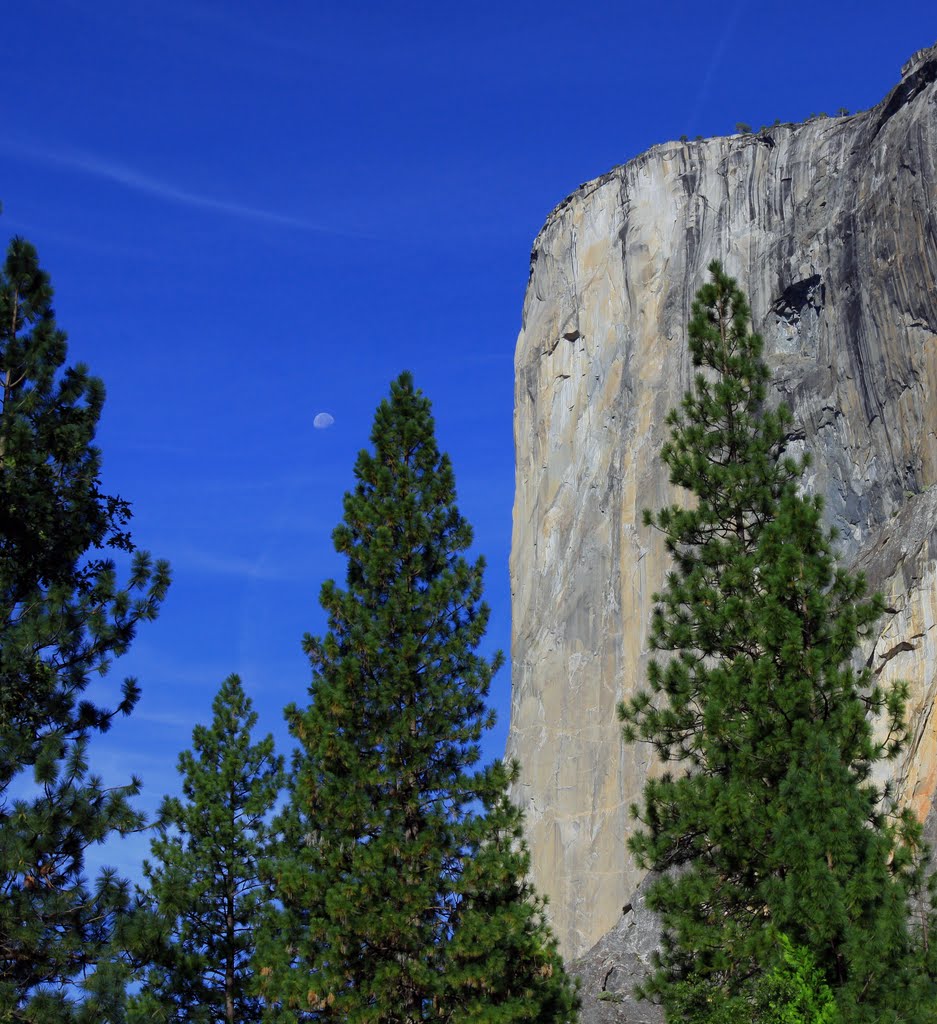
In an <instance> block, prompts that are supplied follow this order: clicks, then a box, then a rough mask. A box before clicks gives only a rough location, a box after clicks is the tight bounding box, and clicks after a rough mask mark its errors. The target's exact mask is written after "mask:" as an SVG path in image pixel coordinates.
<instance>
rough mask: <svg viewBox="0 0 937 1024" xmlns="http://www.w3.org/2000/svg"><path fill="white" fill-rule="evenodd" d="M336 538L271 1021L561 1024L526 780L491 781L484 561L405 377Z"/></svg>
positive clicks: (303, 748) (562, 1005) (295, 718)
mask: <svg viewBox="0 0 937 1024" xmlns="http://www.w3.org/2000/svg"><path fill="white" fill-rule="evenodd" d="M371 440H372V442H373V446H374V451H373V453H371V452H368V451H363V452H362V453H361V454H360V455H359V457H358V461H357V464H356V467H355V475H356V477H357V485H356V487H355V489H354V491H353V492H351V493H349V494H347V495H346V496H345V515H344V521H343V522H342V523H341V524H340V525H339V526H338V528H337V529H336V530H335V532H334V534H333V536H334V540H335V546H336V549H337V551H338V552H339V553H341V554H343V555H345V556H346V558H347V559H348V569H347V577H346V589H344V590H342V589H340V588H339V587H338V586H337V585H336V584H335V583H334V582H331V581H330V582H328V583H326V584H325V585H324V586H323V588H322V595H321V602H322V605H323V607H324V608H325V610H326V611H327V612H328V622H329V631H328V633H327V634H326V635H325V637H323V638H321V639H319V638H313V637H307V638H306V650H307V652H308V654H309V657H310V660H311V662H312V667H313V680H312V684H311V686H310V696H311V698H312V703H311V705H310V706H309V707H308V709H306V710H304V711H303V710H300V709H298V708H296V707H293V706H291V707H289V708H288V709H287V712H286V713H287V719H288V721H289V723H290V727H291V731H292V733H293V735H294V736H295V737H296V739H297V740H298V741H299V744H300V750H299V752H298V754H297V756H296V759H295V762H294V767H293V777H292V781H291V788H290V793H289V805H288V807H287V809H286V812H285V814H284V815H283V819H282V829H283V832H284V833H285V837H286V841H285V843H284V846H283V849H282V852H281V854H280V856H279V857H278V858H277V859H275V861H274V862H273V863H272V864H271V867H270V870H271V874H272V876H273V879H274V881H275V889H276V896H277V898H278V899H279V900H280V901H282V906H283V910H282V913H281V914H279V915H275V916H274V917H273V919H272V920H271V923H270V927H269V928H268V929H267V931H266V935H265V939H264V941H263V943H261V944H260V947H259V949H258V965H259V974H260V976H261V981H262V985H263V991H264V993H265V994H266V996H267V997H268V999H269V1000H270V1003H271V1012H272V1013H274V1014H275V1015H276V1014H279V1017H278V1019H283V1020H289V1021H305V1020H325V1019H328V1020H331V1019H335V1020H342V1021H348V1022H353V1021H354V1022H364V1021H367V1022H369V1024H383V1022H401V1024H402V1022H416V1021H423V1020H439V1021H453V1022H456V1021H459V1022H463V1021H465V1022H468V1021H492V1022H494V1021H498V1022H503V1024H509V1022H514V1021H543V1022H549V1021H564V1020H568V1019H570V1018H572V1017H573V1016H574V1014H575V1005H576V997H575V992H574V989H573V986H572V984H571V982H570V981H569V979H568V978H567V977H566V975H565V973H564V971H563V967H562V963H561V961H560V959H559V957H558V955H557V953H556V949H555V942H554V940H553V938H552V937H551V935H550V932H549V930H548V928H547V925H546V924H545V922H544V919H543V901H542V900H540V899H538V898H537V897H536V896H535V894H534V893H533V892H532V891H531V889H530V887H529V885H528V884H527V882H526V881H525V876H526V871H527V865H528V854H527V850H526V846H525V844H524V841H523V837H522V831H521V814H520V812H519V811H518V809H517V808H516V807H514V806H513V805H512V804H511V803H510V801H509V800H508V798H507V796H506V790H507V786H508V783H509V781H510V779H511V778H512V777H513V774H514V773H515V772H516V771H517V769H516V766H515V767H511V768H510V769H509V768H507V767H505V766H504V765H502V764H501V763H495V764H493V765H490V766H489V767H487V768H481V769H479V768H477V767H476V765H477V763H478V760H479V757H480V752H479V738H480V737H481V734H482V731H483V730H484V729H486V728H488V727H489V726H490V725H491V724H492V721H493V715H492V713H491V712H490V711H488V710H486V707H485V697H486V695H487V693H488V688H489V683H490V681H491V678H492V675H493V674H494V672H495V671H496V669H497V668H498V666H499V665H500V664H501V656H500V655H496V656H495V657H494V658H493V659H491V660H487V659H485V658H483V657H481V656H479V655H478V654H477V653H476V651H477V649H478V646H479V644H480V643H481V640H482V638H483V635H484V632H485V628H486V625H487V622H488V609H487V608H486V606H485V605H484V604H482V603H480V599H481V591H482V570H483V565H482V561H481V559H479V560H478V561H476V562H474V563H471V562H468V561H467V560H466V559H465V557H464V554H463V553H464V552H465V551H466V550H467V549H468V547H469V546H470V544H471V540H472V533H471V528H470V526H469V524H468V523H467V522H466V521H465V519H463V518H462V516H461V515H460V513H459V511H458V509H457V508H456V505H455V484H454V479H453V473H452V467H451V465H450V462H449V459H448V458H447V457H446V456H445V455H440V453H439V451H438V448H437V446H436V440H435V436H434V425H433V419H432V416H431V414H430V405H429V402H428V400H427V399H426V398H424V397H423V395H422V394H421V393H420V392H419V391H416V390H415V389H414V386H413V381H412V378H411V377H410V375H409V374H404V375H402V376H401V377H400V379H399V380H398V381H396V382H395V383H394V384H393V386H392V389H391V396H390V399H389V400H388V401H384V402H383V403H382V404H381V406H380V407H379V409H378V411H377V415H376V419H375V423H374V429H373V431H372V434H371Z"/></svg>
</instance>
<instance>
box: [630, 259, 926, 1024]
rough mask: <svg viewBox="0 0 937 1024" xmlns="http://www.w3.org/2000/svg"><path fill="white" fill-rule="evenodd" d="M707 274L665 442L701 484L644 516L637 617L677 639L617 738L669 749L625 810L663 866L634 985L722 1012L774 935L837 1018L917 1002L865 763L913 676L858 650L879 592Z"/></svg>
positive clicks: (911, 952) (908, 821) (898, 852)
mask: <svg viewBox="0 0 937 1024" xmlns="http://www.w3.org/2000/svg"><path fill="white" fill-rule="evenodd" d="M710 271H711V273H712V282H711V283H709V284H707V285H705V286H704V287H703V288H702V290H701V291H700V292H699V294H698V296H697V299H696V301H695V302H694V304H693V316H692V320H691V322H690V325H689V340H690V349H691V354H692V358H693V363H694V366H696V367H698V368H700V371H699V373H698V375H697V377H696V379H695V383H694V386H693V388H692V389H691V390H690V391H689V392H687V394H686V395H685V396H684V399H683V402H682V404H681V405H680V406H679V407H678V408H677V409H675V410H673V411H672V412H671V414H670V416H669V418H668V425H669V427H670V430H671V437H670V440H669V441H668V442H667V443H666V444H665V445H664V447H663V450H662V458H663V461H664V462H665V463H666V465H667V466H668V467H669V469H670V479H671V482H672V483H673V484H675V485H678V486H680V487H682V488H685V489H686V490H687V491H689V492H690V495H691V496H692V497H691V500H690V501H689V502H688V503H687V505H686V507H684V506H682V505H674V506H672V507H669V508H664V509H662V510H660V511H659V512H657V513H656V514H654V515H651V514H646V516H645V519H646V523H647V524H648V525H653V526H655V527H657V528H658V529H659V530H660V531H662V532H663V534H664V536H665V538H666V544H667V548H668V551H669V552H670V554H671V555H672V556H673V559H674V568H673V570H672V571H671V572H670V573H669V575H668V577H667V581H666V586H665V588H664V590H663V591H662V592H661V593H660V594H657V595H655V601H656V607H655V609H654V613H653V618H652V625H651V634H650V643H651V647H652V649H654V650H656V651H661V652H672V655H673V656H672V657H670V658H669V660H666V661H663V662H662V661H656V660H655V661H654V662H653V663H652V664H651V666H650V670H649V674H648V682H649V684H650V687H649V690H648V691H645V692H642V693H640V694H639V695H638V696H636V697H635V698H634V699H633V700H631V701H630V702H628V703H626V704H624V705H622V707H621V708H620V714H621V717H622V719H623V721H624V723H625V726H624V731H625V738H626V739H627V740H629V741H634V740H636V739H640V740H645V741H650V742H651V743H652V744H653V745H654V747H655V748H656V750H657V752H658V753H659V755H660V756H661V758H663V759H664V760H665V761H669V762H674V761H676V762H677V763H678V764H679V765H681V766H682V770H680V771H677V772H668V773H667V774H665V775H664V776H663V777H662V778H658V779H652V780H651V781H649V782H648V783H647V785H646V788H645V794H644V806H643V808H642V809H639V808H637V807H635V808H633V809H632V810H633V813H634V815H635V816H636V817H638V818H640V820H641V822H642V824H643V829H641V830H639V831H638V832H636V833H635V835H634V836H633V837H632V839H631V841H630V843H629V846H630V848H631V850H632V851H633V853H634V854H635V855H636V857H637V859H638V861H639V863H640V864H641V865H642V866H643V867H646V868H653V869H655V870H657V871H660V872H663V874H662V877H661V878H660V880H659V881H658V882H657V883H656V884H655V885H654V886H653V888H652V891H651V894H650V896H649V901H648V902H649V905H651V906H653V907H654V908H655V909H656V910H658V911H659V912H660V913H661V916H662V921H663V927H664V947H663V951H662V953H661V957H660V962H659V964H658V967H657V969H656V971H655V972H654V973H653V974H652V975H651V976H650V978H649V979H648V980H647V982H646V983H645V984H644V985H643V986H642V988H641V989H640V991H641V992H642V993H643V994H644V995H645V996H647V997H654V998H657V999H659V1000H660V1001H662V1002H663V1005H664V1007H665V1008H666V1010H667V1012H668V1016H669V1019H672V1020H681V1021H682V1020H699V1021H704V1020H706V1021H709V1020H712V1021H715V1020H717V1019H720V1018H718V1017H717V1016H716V1015H715V1014H716V1009H715V1008H716V1007H719V1006H722V1005H723V1004H724V1003H725V1001H726V1000H731V999H736V1000H738V999H742V1000H743V1001H744V1000H745V999H748V998H750V997H751V993H752V992H753V991H754V987H755V986H756V983H757V981H758V978H759V976H760V974H761V973H762V972H763V971H764V970H766V969H767V968H768V967H769V966H770V965H771V964H772V963H773V964H775V965H776V964H777V963H778V954H777V947H776V943H774V942H773V940H772V936H773V935H776V934H778V933H781V934H783V935H785V936H786V937H787V939H788V940H789V941H790V942H791V943H792V944H793V946H794V947H796V948H797V949H800V950H803V951H805V955H809V957H811V958H812V962H813V963H815V964H816V967H817V969H818V970H819V971H820V972H822V977H823V980H824V981H825V982H826V983H827V984H828V985H829V986H830V989H831V991H832V992H833V994H834V996H835V998H836V1001H837V1004H838V1006H839V1009H840V1011H841V1013H842V1019H843V1021H845V1022H852V1021H876V1022H878V1021H890V1020H897V1019H899V1015H900V1014H906V1015H905V1016H900V1019H901V1020H917V1019H922V1018H920V1017H917V1016H915V1014H916V1013H923V1011H922V1010H921V1009H920V1007H921V1006H922V1005H923V1000H919V998H918V995H916V994H915V993H916V987H915V986H916V985H917V983H918V981H919V980H920V978H919V975H920V971H918V970H916V968H915V963H916V961H915V947H914V942H913V938H912V935H911V933H910V931H909V927H908V905H909V904H908V901H909V894H910V892H911V890H912V889H914V888H915V886H917V885H919V884H920V868H919V865H920V860H921V858H920V854H921V847H920V835H921V830H920V826H919V825H918V824H917V823H916V822H915V821H914V820H913V818H912V817H911V816H910V814H908V813H904V814H900V813H897V812H896V811H894V808H892V807H891V804H890V801H889V794H888V793H887V792H882V791H880V790H879V789H878V788H877V787H876V786H875V784H874V783H873V780H872V770H873V768H874V766H875V765H876V764H877V763H878V762H879V761H880V760H881V759H882V758H887V757H892V756H894V755H895V754H897V753H898V752H899V751H900V750H901V747H902V743H903V741H904V731H903V725H902V721H903V710H904V701H905V695H906V687H904V686H898V687H896V688H895V689H894V690H893V691H891V692H889V693H885V692H883V691H882V690H881V689H880V688H878V687H877V686H874V685H872V678H871V674H870V672H869V670H868V669H862V670H857V669H856V668H855V655H856V652H857V648H858V646H859V644H860V643H861V642H862V640H863V638H864V637H866V636H867V635H868V634H869V631H870V629H871V627H872V626H873V624H874V623H875V621H876V619H877V618H878V617H879V615H880V613H881V611H882V601H881V599H880V598H879V597H878V596H871V597H869V596H867V595H866V585H865V582H864V580H863V578H862V576H861V575H859V574H855V573H850V572H847V571H846V570H845V569H843V568H842V567H840V566H838V565H837V563H836V560H835V555H834V550H833V541H834V539H835V538H834V535H833V534H832V533H831V532H830V531H827V530H826V529H825V528H824V526H823V523H822V507H821V502H820V500H819V498H816V497H810V496H807V495H804V494H802V493H801V492H800V489H799V486H798V484H799V480H800V478H801V475H802V472H803V469H804V467H805V465H806V460H804V461H800V462H798V461H796V460H794V459H792V458H790V457H787V456H786V455H785V446H786V439H787V438H788V437H789V436H790V433H791V415H790V413H789V411H788V410H787V409H786V408H784V407H781V408H780V409H779V410H777V411H772V410H770V409H768V408H766V406H765V400H766V389H767V382H768V379H769V371H768V369H767V367H766V365H765V363H764V361H763V359H762V340H761V338H760V337H758V335H756V334H752V333H750V332H749V329H748V323H749V319H750V314H749V309H748V305H747V303H746V301H745V298H744V296H743V295H742V293H741V292H740V291H739V289H738V287H737V286H736V283H735V282H734V281H733V280H732V279H731V278H730V277H728V276H727V275H726V274H725V273H724V272H723V270H722V268H721V267H720V266H719V264H718V263H714V264H712V266H711V267H710ZM876 716H881V721H882V726H883V727H882V729H881V734H882V735H884V738H883V739H876V738H875V735H873V726H872V721H873V720H874V719H875V718H876ZM725 1019H727V1018H725ZM747 1019H753V1017H752V1016H751V1015H749V1017H748V1018H747Z"/></svg>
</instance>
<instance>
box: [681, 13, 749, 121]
mask: <svg viewBox="0 0 937 1024" xmlns="http://www.w3.org/2000/svg"><path fill="white" fill-rule="evenodd" d="M744 5H745V0H735V4H734V6H733V7H732V10H731V11H729V13H728V14H727V15H726V16H725V17H724V18H723V22H722V33H721V35H720V36H719V39H718V40H717V41H716V45H715V46H713V47H712V49H711V51H710V58H709V65H708V67H707V68H706V71H705V73H704V74H703V79H702V81H701V82H700V84H699V87H698V88H697V90H696V97H695V102H694V104H693V110H692V111H691V113H690V117H689V124H690V127H691V130H693V131H695V130H696V129H695V125H696V123H697V121H698V120H699V117H700V114H701V112H702V110H703V107H704V106H705V104H706V103H707V101H708V100H709V92H710V89H711V88H712V84H713V79H714V78H715V77H716V73H717V72H718V71H719V69H720V67H721V66H722V61H723V59H724V57H725V54H726V50H727V49H728V46H729V42H730V40H731V39H732V35H733V33H734V32H735V26H736V25H737V24H738V20H739V17H740V15H741V13H742V8H743V7H744Z"/></svg>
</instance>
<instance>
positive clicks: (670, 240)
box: [508, 47, 937, 1019]
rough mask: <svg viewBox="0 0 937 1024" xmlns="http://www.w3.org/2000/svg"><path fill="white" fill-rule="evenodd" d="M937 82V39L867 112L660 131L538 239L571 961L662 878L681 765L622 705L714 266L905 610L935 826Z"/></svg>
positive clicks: (537, 794)
mask: <svg viewBox="0 0 937 1024" xmlns="http://www.w3.org/2000/svg"><path fill="white" fill-rule="evenodd" d="M935 83H937V47H935V48H933V49H930V50H924V51H921V52H920V53H918V54H915V56H914V57H913V58H912V60H911V61H909V63H908V64H907V65H906V66H905V68H904V69H903V77H902V80H901V82H900V84H899V85H898V86H897V87H896V88H895V89H894V90H893V91H892V92H891V93H890V94H889V96H888V97H886V99H885V100H884V101H883V102H882V103H881V104H880V105H879V106H877V107H875V108H874V109H872V110H869V111H866V112H865V113H862V114H857V115H855V116H852V117H842V118H827V119H818V120H814V121H811V122H809V123H807V124H803V125H797V126H792V125H784V126H780V127H776V128H772V129H770V130H768V131H767V132H764V133H761V134H758V135H745V136H733V137H731V138H716V139H709V140H707V141H705V142H695V143H685V144H680V143H671V144H665V145H660V146H655V147H654V148H653V149H651V150H649V151H648V152H647V153H645V154H643V155H642V156H640V157H638V158H637V159H635V160H632V161H631V162H630V163H628V164H625V165H624V166H622V167H618V168H616V169H615V170H614V171H612V172H611V173H609V174H607V175H605V176H604V177H602V178H599V179H597V180H595V181H593V182H590V183H588V184H586V185H584V186H582V188H580V189H579V190H578V191H577V192H576V193H574V194H573V195H572V196H570V197H569V198H568V199H567V200H565V201H564V202H563V203H562V204H561V205H560V206H559V207H558V208H557V209H556V210H555V211H554V212H553V213H552V214H551V216H550V218H549V219H548V221H547V223H546V225H545V226H544V228H543V230H542V231H541V232H540V234H539V235H538V237H537V239H536V241H535V243H534V248H533V252H532V254H531V273H530V282H529V285H528V289H527V296H526V299H525V303H524V315H523V328H522V330H521V333H520V337H519V338H518V343H517V353H516V361H515V371H516V380H515V446H516V458H517V490H516V497H515V505H514V536H513V544H512V552H511V581H512V591H513V640H512V656H513V673H514V677H513V698H512V709H511V729H510V736H509V740H508V754H509V755H510V756H516V757H517V758H519V760H520V762H521V767H522V775H521V780H520V782H519V784H518V785H517V787H516V789H515V792H514V796H515V798H516V799H517V800H518V801H519V802H520V803H521V804H522V806H523V807H524V808H525V810H526V814H527V831H528V837H529V841H530V846H531V851H532V855H533V875H534V880H535V882H536V884H537V886H538V887H539V888H540V889H541V890H543V891H545V892H546V893H548V894H549V896H550V899H551V916H552V918H553V922H554V925H555V927H556V930H557V933H558V935H559V937H560V942H561V947H562V949H563V952H564V954H565V955H566V956H567V957H570V958H575V957H578V956H580V955H581V954H582V953H584V952H585V951H586V950H588V949H589V948H590V947H591V946H592V945H593V944H594V943H595V942H597V940H599V939H600V938H601V937H602V936H603V935H605V933H607V932H608V931H609V929H611V928H612V927H613V926H615V925H616V922H620V919H621V917H622V906H623V905H624V904H626V903H628V902H629V901H630V899H631V893H632V892H633V891H634V890H635V888H636V886H637V885H638V883H639V882H640V881H641V872H640V871H639V870H638V869H637V867H636V866H635V865H634V864H633V862H632V861H631V859H630V856H629V854H628V853H627V850H626V846H625V843H626V839H627V836H628V834H629V832H630V830H631V828H632V820H631V817H630V815H629V805H630V804H631V803H632V802H634V801H637V800H640V797H641V792H642V789H643V784H644V781H645V779H646V777H647V775H648V773H649V772H652V771H657V770H658V768H657V767H656V766H655V765H654V764H653V759H652V752H651V751H650V749H649V748H647V747H645V746H640V745H636V746H628V747H626V746H624V745H623V744H622V742H621V740H620V733H619V726H618V723H617V721H616V715H615V708H616V704H617V703H618V701H619V700H620V699H622V698H623V697H626V696H628V695H630V694H632V693H633V692H635V690H636V689H638V688H639V687H641V686H642V685H643V682H644V678H645V669H646V663H647V646H646V639H647V630H648V624H649V621H650V611H651V606H652V601H651V595H652V593H653V592H654V591H655V590H656V589H658V588H659V587H660V586H661V584H662V582H663V579H664V575H665V572H666V570H667V560H666V558H665V553H664V549H663V544H662V543H661V541H660V538H659V537H657V536H655V534H654V533H653V532H652V531H651V530H649V529H645V528H644V527H643V526H642V525H641V512H642V509H644V508H656V507H658V506H660V505H662V504H665V503H668V502H670V501H672V500H674V499H675V498H676V497H677V496H676V495H675V494H674V493H673V492H672V490H671V488H670V486H669V484H668V482H667V475H666V472H665V471H664V470H663V468H662V465H661V462H660V459H659V452H660V447H661V444H662V442H663V440H664V437H665V431H664V417H665V415H666V413H667V411H668V409H670V408H671V407H672V406H673V405H675V404H676V403H677V402H678V400H679V398H680V396H681V395H682V393H683V391H684V389H685V388H686V387H687V385H688V383H689V380H690V366H689V359H688V354H687V348H686V322H687V317H688V312H689V306H690V302H691V301H692V298H693V296H694V294H695V293H696V291H697V289H698V288H699V287H700V286H701V285H702V284H703V283H704V281H705V280H706V277H707V274H706V266H707V264H708V263H709V262H710V260H712V259H720V260H722V262H723V263H724V264H725V266H726V269H727V270H728V271H729V272H730V273H731V274H733V275H734V276H735V277H737V278H738V280H739V282H740V284H741V286H742V288H743V289H744V290H745V291H746V292H747V294H748V296H749V299H750V301H751V306H752V310H753V316H754V320H755V327H756V329H757V330H759V331H760V332H761V333H762V334H763V335H764V338H765V342H766V349H767V357H768V359H769V362H770V364H771V366H772V368H773V369H774V370H775V390H776V394H775V398H778V397H781V398H783V399H784V400H785V401H787V402H788V403H789V404H790V406H791V407H792V409H793V412H794V417H795V420H796V422H797V424H798V425H799V431H798V439H797V440H796V441H795V442H794V444H793V446H792V448H793V451H794V452H795V453H796V452H797V451H802V450H803V449H805V448H806V449H808V450H809V451H810V452H811V453H812V455H813V465H812V468H811V469H810V471H809V476H808V478H807V479H806V481H805V483H806V486H807V488H808V489H810V490H811V491H814V492H816V493H819V494H822V495H823V496H824V499H825V501H826V510H827V517H828V519H829V521H830V523H831V524H835V525H836V526H837V527H839V530H840V534H841V553H842V556H843V558H844V560H845V561H846V562H848V563H850V564H853V565H856V566H858V567H861V568H863V569H864V570H865V571H866V572H867V573H868V575H869V577H870V579H871V581H872V584H873V586H875V587H877V588H879V589H881V590H882V591H883V592H884V593H885V596H886V600H887V603H888V606H889V608H890V609H892V611H890V612H889V614H888V615H887V616H886V617H885V618H884V619H883V621H882V623H881V626H882V630H881V635H880V636H879V637H878V638H877V640H876V642H875V644H874V646H873V645H870V646H869V648H868V650H867V651H865V652H864V653H865V655H867V656H868V657H869V658H871V664H872V666H873V668H874V670H875V672H876V673H878V674H880V678H881V680H882V681H883V682H886V683H887V682H888V681H889V680H893V679H898V678H905V679H908V680H910V682H911V693H912V697H911V703H910V709H909V710H910V716H911V727H912V729H911V741H910V744H909V747H908V750H907V753H906V755H905V756H904V757H903V758H902V759H900V760H899V761H898V762H897V763H892V764H890V765H889V766H888V769H887V771H888V773H889V774H890V775H891V776H892V777H894V778H895V779H896V780H897V782H898V790H899V795H900V797H901V799H902V800H904V801H905V802H906V803H908V804H910V806H912V807H913V808H914V810H915V812H916V813H917V814H918V815H919V816H920V817H921V819H922V820H923V819H926V818H928V816H929V821H928V829H929V831H930V834H931V836H932V837H935V834H937V811H935V810H934V807H935V790H937V714H935V713H934V703H935V700H937V630H935V624H937V166H935V164H937V84H935ZM932 488H933V489H932ZM883 778H884V776H883ZM603 1005H607V1006H608V1007H611V1006H613V1005H616V1004H614V1003H613V1002H611V1001H606V1002H605V1003H603ZM619 1019H624V1018H619ZM635 1019H638V1018H635Z"/></svg>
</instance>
